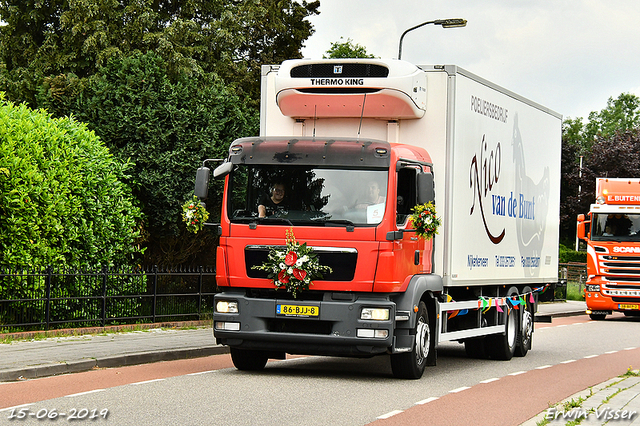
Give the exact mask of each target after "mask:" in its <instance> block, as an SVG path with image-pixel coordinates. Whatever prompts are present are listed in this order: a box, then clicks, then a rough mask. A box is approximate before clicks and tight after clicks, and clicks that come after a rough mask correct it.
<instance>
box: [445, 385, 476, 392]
mask: <svg viewBox="0 0 640 426" xmlns="http://www.w3.org/2000/svg"><path fill="white" fill-rule="evenodd" d="M467 389H471V388H470V387H469V386H463V387H461V388H458V389H453V390H450V391H449V393H458V392H462V391H463V390H467Z"/></svg>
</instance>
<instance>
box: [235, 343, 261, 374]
mask: <svg viewBox="0 0 640 426" xmlns="http://www.w3.org/2000/svg"><path fill="white" fill-rule="evenodd" d="M268 359H269V357H268V356H267V354H266V353H265V352H262V351H252V350H247V349H238V348H231V360H232V361H233V365H235V367H236V368H237V369H238V370H246V371H258V370H262V369H263V368H264V366H265V365H267V360H268Z"/></svg>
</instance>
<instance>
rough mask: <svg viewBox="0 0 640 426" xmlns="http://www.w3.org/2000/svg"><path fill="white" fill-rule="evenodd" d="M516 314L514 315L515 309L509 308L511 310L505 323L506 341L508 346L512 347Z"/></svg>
mask: <svg viewBox="0 0 640 426" xmlns="http://www.w3.org/2000/svg"><path fill="white" fill-rule="evenodd" d="M516 326H517V323H516V315H515V310H513V309H512V310H511V312H509V319H508V323H507V343H508V344H509V347H510V348H512V347H513V346H514V345H515V344H516V335H517V331H518V330H516Z"/></svg>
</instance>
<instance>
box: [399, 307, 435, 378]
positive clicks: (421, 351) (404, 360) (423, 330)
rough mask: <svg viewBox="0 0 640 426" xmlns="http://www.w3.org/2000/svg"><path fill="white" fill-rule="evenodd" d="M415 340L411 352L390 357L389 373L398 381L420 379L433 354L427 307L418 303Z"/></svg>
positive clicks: (433, 341) (432, 339) (432, 334)
mask: <svg viewBox="0 0 640 426" xmlns="http://www.w3.org/2000/svg"><path fill="white" fill-rule="evenodd" d="M415 335H416V340H415V344H414V345H413V349H412V350H411V352H403V353H399V354H392V355H391V371H392V372H393V375H394V377H397V378H399V379H419V378H420V377H422V373H423V372H424V367H425V366H426V365H427V359H428V358H429V356H430V355H431V356H432V357H433V355H434V354H435V334H434V333H432V330H431V323H430V321H429V313H428V312H427V305H425V303H424V302H420V304H419V305H418V317H417V318H416V326H415Z"/></svg>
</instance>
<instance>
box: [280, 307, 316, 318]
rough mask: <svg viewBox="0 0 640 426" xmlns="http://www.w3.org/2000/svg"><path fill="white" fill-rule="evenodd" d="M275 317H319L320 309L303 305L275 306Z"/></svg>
mask: <svg viewBox="0 0 640 426" xmlns="http://www.w3.org/2000/svg"><path fill="white" fill-rule="evenodd" d="M276 315H286V316H290V317H317V316H318V315H320V307H319V306H304V305H276Z"/></svg>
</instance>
